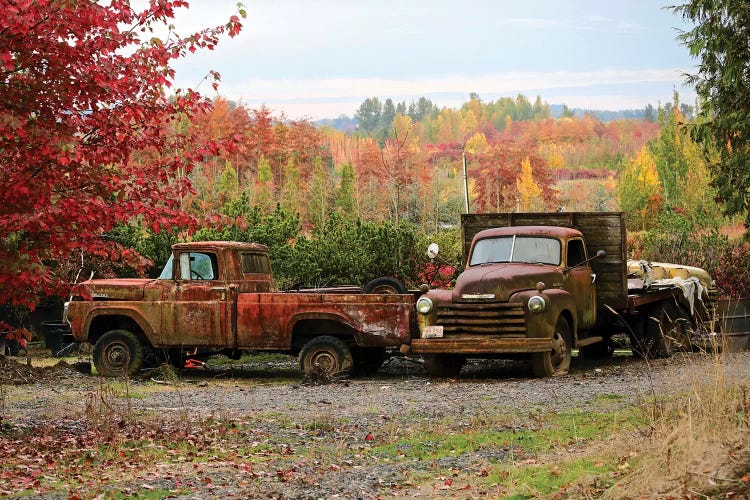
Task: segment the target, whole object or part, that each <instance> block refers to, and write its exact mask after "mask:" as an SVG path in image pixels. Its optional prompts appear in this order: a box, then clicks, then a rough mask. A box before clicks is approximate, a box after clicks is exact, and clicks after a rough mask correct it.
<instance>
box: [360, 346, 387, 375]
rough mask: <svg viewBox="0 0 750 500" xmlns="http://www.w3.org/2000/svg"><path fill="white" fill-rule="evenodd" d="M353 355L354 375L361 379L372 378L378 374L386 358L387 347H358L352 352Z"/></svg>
mask: <svg viewBox="0 0 750 500" xmlns="http://www.w3.org/2000/svg"><path fill="white" fill-rule="evenodd" d="M352 355H353V356H354V367H353V369H352V373H353V374H354V375H357V376H361V377H371V376H373V375H375V374H376V373H378V370H380V367H381V366H383V363H385V358H386V353H385V347H358V348H356V349H354V350H353V351H352Z"/></svg>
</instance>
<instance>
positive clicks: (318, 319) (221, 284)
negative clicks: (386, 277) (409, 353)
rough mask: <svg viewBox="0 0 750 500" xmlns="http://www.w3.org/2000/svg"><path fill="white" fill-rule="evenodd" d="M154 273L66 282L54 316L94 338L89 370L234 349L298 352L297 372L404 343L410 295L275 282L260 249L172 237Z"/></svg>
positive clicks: (80, 337) (363, 360) (374, 366)
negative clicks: (68, 291) (68, 286)
mask: <svg viewBox="0 0 750 500" xmlns="http://www.w3.org/2000/svg"><path fill="white" fill-rule="evenodd" d="M172 250H173V253H172V256H171V257H170V259H169V261H168V262H167V264H166V266H165V267H164V270H163V271H162V273H161V276H159V278H158V279H94V280H88V281H84V282H82V283H79V284H77V285H75V286H74V288H73V291H72V296H71V300H70V301H69V302H67V303H66V306H65V317H64V321H63V324H65V325H69V328H70V331H69V332H68V333H67V335H68V336H70V335H72V338H73V339H74V340H75V341H77V342H88V343H89V344H91V345H92V346H93V360H94V365H95V367H96V370H97V372H98V373H99V374H101V375H104V376H120V375H130V374H133V373H134V372H136V371H137V370H139V369H140V368H142V367H143V366H144V365H148V364H155V363H160V362H164V361H167V362H171V363H173V364H175V365H176V366H179V367H182V366H183V365H184V362H185V360H186V359H189V358H190V357H196V358H198V359H200V358H201V357H204V358H205V357H206V356H208V355H211V354H225V355H227V356H229V357H231V358H234V359H237V358H239V356H240V355H241V353H242V352H243V351H248V350H252V351H271V352H282V353H287V354H293V355H298V356H299V364H300V367H301V369H302V370H303V371H304V372H305V373H310V372H312V371H317V372H318V373H320V372H324V373H328V374H331V375H334V374H335V375H339V376H347V375H350V374H352V373H358V374H371V373H374V372H377V370H378V369H379V368H380V366H381V365H382V364H383V362H384V360H385V357H386V350H387V349H388V348H391V347H394V348H395V347H399V346H401V345H402V344H408V342H409V339H410V332H411V331H412V329H413V328H415V325H414V324H412V322H413V316H414V315H413V310H414V303H415V296H414V295H411V294H395V295H394V294H375V293H362V289H359V288H357V287H340V288H327V289H311V290H296V291H288V292H280V291H276V290H275V285H274V280H273V275H272V272H271V260H270V258H269V252H268V249H267V248H266V247H265V246H263V245H259V244H254V243H239V242H226V241H208V242H191V243H179V244H176V245H174V246H173V247H172Z"/></svg>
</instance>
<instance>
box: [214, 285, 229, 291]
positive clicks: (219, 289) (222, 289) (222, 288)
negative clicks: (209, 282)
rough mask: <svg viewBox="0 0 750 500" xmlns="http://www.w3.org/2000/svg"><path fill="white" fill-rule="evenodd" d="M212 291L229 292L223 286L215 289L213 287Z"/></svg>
mask: <svg viewBox="0 0 750 500" xmlns="http://www.w3.org/2000/svg"><path fill="white" fill-rule="evenodd" d="M211 290H213V291H214V292H226V291H227V289H226V288H224V287H223V286H215V287H212V288H211Z"/></svg>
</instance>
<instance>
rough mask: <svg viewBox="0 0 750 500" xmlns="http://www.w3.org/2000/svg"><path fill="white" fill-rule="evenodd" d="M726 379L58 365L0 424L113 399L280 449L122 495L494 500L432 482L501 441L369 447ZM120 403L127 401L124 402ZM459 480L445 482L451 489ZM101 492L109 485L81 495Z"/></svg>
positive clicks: (748, 366)
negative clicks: (112, 372)
mask: <svg viewBox="0 0 750 500" xmlns="http://www.w3.org/2000/svg"><path fill="white" fill-rule="evenodd" d="M32 364H33V360H32ZM717 370H721V371H722V372H723V374H724V375H725V376H727V377H729V378H738V379H740V380H744V381H750V353H740V354H733V355H727V356H726V357H724V358H722V361H721V362H716V361H715V360H714V359H713V358H712V357H710V356H702V355H697V354H689V355H678V356H675V357H673V358H672V359H669V360H657V361H654V362H651V363H647V362H645V361H642V360H634V359H632V358H631V357H630V356H616V357H614V358H612V359H610V360H606V361H601V362H590V361H585V360H582V359H578V358H574V361H573V365H572V370H571V374H570V375H569V376H567V377H561V378H554V379H533V378H530V376H529V372H528V369H527V367H526V366H525V364H523V363H519V362H515V363H514V362H503V361H491V362H488V361H482V362H479V361H477V362H474V361H471V362H469V363H468V364H467V366H465V368H464V370H463V371H462V373H461V376H460V377H459V378H458V379H455V380H445V379H443V380H431V379H429V378H428V377H427V376H426V374H425V372H424V370H423V368H422V367H421V365H420V364H418V363H416V362H414V361H409V360H405V359H398V358H397V359H394V360H392V361H391V362H390V363H389V364H387V365H386V366H385V367H384V368H383V369H381V371H380V373H379V374H378V376H377V377H372V378H367V379H352V380H345V381H337V382H333V383H330V384H326V385H314V384H307V383H304V381H303V380H302V376H301V373H300V372H299V371H298V370H297V368H296V366H295V363H294V360H291V359H289V360H286V359H284V358H281V359H275V358H274V359H271V360H270V361H269V360H264V361H260V362H257V363H255V362H251V363H248V364H243V365H232V367H231V368H229V369H226V368H221V369H219V368H210V369H206V370H201V371H186V372H183V374H182V377H181V379H180V380H179V381H177V382H173V383H155V382H153V381H152V378H157V377H148V378H146V379H144V380H133V381H131V382H130V383H128V384H123V383H121V382H120V383H117V384H114V383H111V382H110V381H102V380H99V379H98V378H96V377H92V376H90V375H84V374H81V373H78V372H76V371H74V370H72V369H68V368H59V367H58V368H54V369H48V370H47V372H45V373H46V375H44V376H40V378H39V380H38V381H36V382H34V383H23V384H19V385H3V406H2V415H3V416H4V417H3V421H4V422H6V423H15V424H25V423H30V422H33V421H34V420H38V419H48V418H70V417H73V418H75V417H77V416H83V415H85V413H86V412H87V411H88V412H90V411H91V408H92V407H94V406H97V405H98V407H101V404H100V403H101V401H103V400H106V402H107V404H111V405H112V411H115V412H117V411H119V412H127V414H128V415H132V414H146V415H151V416H158V417H159V418H173V419H177V420H179V419H180V418H183V419H185V421H186V422H189V421H191V420H192V419H194V418H197V417H205V416H209V415H210V416H213V417H215V418H220V419H221V420H222V421H230V420H232V419H236V420H237V421H240V422H242V426H243V427H242V428H243V429H246V431H245V432H248V435H247V439H246V441H247V442H249V443H250V444H255V443H258V444H257V447H256V448H257V449H258V450H260V449H263V450H267V449H270V450H271V451H270V452H268V453H269V454H268V455H266V456H265V457H264V458H263V459H258V457H257V456H256V455H255V453H250V454H249V455H248V458H247V461H246V464H247V463H250V464H251V465H252V467H250V469H249V470H238V469H237V462H236V460H232V461H229V460H228V461H227V462H226V463H222V462H221V461H216V460H213V461H210V462H206V463H203V462H201V461H194V460H187V462H185V463H179V464H171V465H170V466H164V467H152V468H151V469H148V470H144V471H141V474H140V476H139V477H135V478H133V479H132V481H130V482H128V481H124V482H123V481H119V482H118V484H117V488H119V489H120V490H122V491H126V492H127V491H130V492H138V491H150V490H154V489H157V490H164V491H171V492H177V493H176V494H178V495H184V496H185V497H194V498H204V497H216V498H219V497H221V498H226V497H231V496H236V497H248V496H262V497H274V498H320V497H325V498H331V497H335V496H340V497H342V498H376V497H378V496H379V495H386V494H388V495H405V496H442V495H446V496H450V495H456V494H457V493H458V496H459V497H472V496H494V495H495V494H496V493H497V491H494V492H493V491H492V490H491V488H490V489H483V490H477V489H476V488H475V489H474V490H472V491H471V492H469V493H470V494H464V493H466V492H463V493H462V492H460V491H458V490H457V489H456V488H453V487H448V488H443V487H442V486H441V483H440V481H442V480H440V479H435V481H437V482H435V481H432V482H430V481H427V482H425V480H424V478H425V477H427V476H429V475H430V474H434V473H435V471H436V470H437V471H443V472H441V473H442V474H444V471H452V470H455V471H457V472H456V477H461V478H467V477H475V476H478V475H481V474H482V470H483V466H485V465H486V464H488V463H496V462H498V461H500V460H503V459H504V458H505V456H506V454H507V452H508V449H507V447H503V446H501V445H500V444H498V445H497V446H483V447H481V448H480V449H477V450H475V451H472V452H471V453H462V454H459V455H457V456H453V455H450V454H447V455H445V456H443V457H441V458H437V459H434V460H428V461H425V460H421V459H411V460H410V459H408V458H406V457H408V456H409V450H408V449H407V450H404V451H403V455H404V457H405V458H404V460H403V461H400V462H399V463H394V462H392V461H380V460H378V455H377V453H376V454H373V453H372V452H371V451H368V450H370V448H372V447H373V446H374V445H377V444H378V443H392V442H398V441H399V439H402V436H404V437H403V439H406V437H405V436H408V434H409V433H413V432H415V430H418V429H440V430H443V431H445V430H446V429H447V430H448V431H449V430H450V429H456V430H457V432H458V431H460V430H461V429H462V428H467V427H469V426H471V425H475V424H476V422H477V421H478V420H480V419H485V420H492V421H493V422H499V421H500V420H498V418H499V417H498V415H506V416H508V417H507V419H506V420H502V422H505V423H503V424H502V425H500V424H493V425H496V426H500V427H503V426H511V427H513V426H518V427H519V428H523V427H525V426H528V425H530V423H529V422H530V420H533V415H534V414H539V413H544V412H565V411H574V410H586V409H587V408H591V409H599V410H600V409H601V406H602V401H606V402H607V404H608V405H611V406H613V407H623V406H629V405H633V404H638V403H640V402H642V401H643V400H644V399H647V398H650V397H651V396H654V395H661V394H665V393H670V392H680V391H683V390H686V389H688V388H689V387H690V385H691V384H692V383H693V382H698V381H700V380H704V379H705V378H706V377H713V376H715V372H716V371H717ZM123 392H126V393H128V394H129V395H130V397H129V398H124V397H122V396H123ZM493 419H494V420H493ZM244 453H245V454H246V455H247V454H248V452H247V451H245V452H244ZM258 453H260V451H258ZM399 453H401V450H399ZM334 455H335V456H334ZM399 456H400V455H399ZM250 458H252V460H250ZM440 477H442V476H440ZM420 478H421V479H420ZM444 479H445V478H444ZM449 482H450V481H449V478H447V479H445V481H444V482H443V483H442V485H445V484H447V483H449ZM430 484H433V486H429V485H430ZM467 485H468V486H470V483H467ZM101 488H106V486H104V485H102V484H100V485H97V486H96V488H93V489H86V488H84V489H83V490H82V491H84V492H86V491H89V492H91V491H101ZM185 491H191V492H192V493H189V494H184V493H185ZM83 496H84V497H85V496H86V494H84V495H83Z"/></svg>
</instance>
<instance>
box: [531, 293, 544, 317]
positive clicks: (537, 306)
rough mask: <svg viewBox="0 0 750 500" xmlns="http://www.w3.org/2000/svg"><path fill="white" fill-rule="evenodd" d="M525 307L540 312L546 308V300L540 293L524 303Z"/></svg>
mask: <svg viewBox="0 0 750 500" xmlns="http://www.w3.org/2000/svg"><path fill="white" fill-rule="evenodd" d="M526 307H528V308H529V311H531V312H533V313H540V312H543V311H544V310H545V309H546V308H547V301H546V300H544V297H542V296H541V295H534V296H533V297H531V298H530V299H529V301H528V302H527V303H526Z"/></svg>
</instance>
